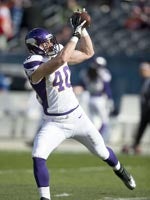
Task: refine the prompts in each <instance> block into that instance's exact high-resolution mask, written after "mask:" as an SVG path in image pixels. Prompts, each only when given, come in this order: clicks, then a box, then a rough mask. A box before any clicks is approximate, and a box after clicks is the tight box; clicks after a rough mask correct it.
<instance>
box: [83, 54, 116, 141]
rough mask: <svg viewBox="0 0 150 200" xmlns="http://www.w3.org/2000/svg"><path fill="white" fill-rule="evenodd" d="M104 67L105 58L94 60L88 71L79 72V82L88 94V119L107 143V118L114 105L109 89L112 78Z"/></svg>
mask: <svg viewBox="0 0 150 200" xmlns="http://www.w3.org/2000/svg"><path fill="white" fill-rule="evenodd" d="M106 66H107V61H106V59H105V58H103V57H96V58H94V61H93V62H92V64H91V65H90V67H89V68H88V70H86V71H85V70H84V71H81V80H82V86H83V87H84V89H85V90H87V91H88V92H89V100H88V108H89V117H90V118H91V120H92V121H93V122H94V124H95V125H96V127H97V128H98V130H99V131H100V133H101V134H102V136H103V138H104V140H105V142H109V137H110V133H109V116H110V113H111V112H112V111H113V108H114V103H113V98H112V92H111V87H110V82H111V78H112V77H111V74H110V72H109V70H108V69H107V67H106Z"/></svg>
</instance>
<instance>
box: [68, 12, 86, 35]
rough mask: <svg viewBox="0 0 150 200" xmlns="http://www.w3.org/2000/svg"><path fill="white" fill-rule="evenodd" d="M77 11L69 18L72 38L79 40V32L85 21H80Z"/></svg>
mask: <svg viewBox="0 0 150 200" xmlns="http://www.w3.org/2000/svg"><path fill="white" fill-rule="evenodd" d="M80 13H81V12H79V11H76V12H74V13H73V15H72V16H71V18H70V23H71V26H72V28H73V31H74V32H73V36H76V37H78V38H79V39H80V37H81V31H82V28H83V25H84V24H85V23H86V21H81V16H80Z"/></svg>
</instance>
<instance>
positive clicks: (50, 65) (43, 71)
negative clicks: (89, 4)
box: [31, 22, 85, 83]
mask: <svg viewBox="0 0 150 200" xmlns="http://www.w3.org/2000/svg"><path fill="white" fill-rule="evenodd" d="M84 23H85V22H80V23H79V24H78V26H76V27H75V29H74V33H73V37H72V38H71V39H70V41H69V42H68V43H67V44H66V45H65V47H64V48H63V49H62V50H61V51H60V52H59V53H58V55H57V56H56V57H54V58H52V59H51V60H49V61H47V62H46V63H42V64H41V65H40V66H39V67H38V68H37V69H36V70H35V71H34V73H33V74H32V75H31V81H32V82H33V83H37V82H39V81H40V80H41V79H42V78H43V77H45V76H47V75H48V74H51V73H53V72H54V71H56V70H57V69H58V68H59V67H60V66H62V65H63V64H65V63H66V62H69V59H70V57H71V55H72V54H73V52H74V50H75V48H76V45H77V42H78V40H79V38H80V36H81V29H82V27H83V25H84ZM76 59H78V57H76Z"/></svg>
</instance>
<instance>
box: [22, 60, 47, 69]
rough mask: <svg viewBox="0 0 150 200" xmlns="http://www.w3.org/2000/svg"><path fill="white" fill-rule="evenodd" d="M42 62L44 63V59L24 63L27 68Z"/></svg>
mask: <svg viewBox="0 0 150 200" xmlns="http://www.w3.org/2000/svg"><path fill="white" fill-rule="evenodd" d="M42 63H44V62H42V61H32V62H28V63H24V68H25V69H32V68H34V67H35V66H39V65H40V64H42Z"/></svg>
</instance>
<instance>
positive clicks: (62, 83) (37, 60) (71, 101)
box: [23, 55, 79, 116]
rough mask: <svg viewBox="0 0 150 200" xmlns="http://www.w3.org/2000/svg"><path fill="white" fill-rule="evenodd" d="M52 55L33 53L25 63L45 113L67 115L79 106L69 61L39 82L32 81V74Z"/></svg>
mask: <svg viewBox="0 0 150 200" xmlns="http://www.w3.org/2000/svg"><path fill="white" fill-rule="evenodd" d="M50 59H52V57H47V56H41V55H31V56H29V57H28V58H27V59H26V60H25V61H24V63H23V65H24V70H25V72H26V75H27V77H28V79H29V81H30V83H31V85H32V87H33V89H34V90H35V92H36V94H37V99H38V101H39V102H40V103H41V104H42V106H43V110H44V113H45V114H46V115H51V116H60V115H65V114H68V113H69V112H71V111H72V110H74V109H75V108H76V107H78V104H79V103H78V100H77V98H76V96H75V94H74V92H73V89H72V86H71V82H70V76H71V72H70V69H69V66H68V64H67V63H65V64H64V65H62V66H61V67H60V68H59V69H57V70H56V71H55V72H53V73H52V74H50V75H47V76H46V77H44V78H43V79H42V80H40V81H39V82H38V83H36V84H34V83H32V82H31V79H30V77H31V75H32V74H33V72H34V71H35V70H36V69H37V68H38V67H39V66H40V64H42V63H45V62H47V61H48V60H50Z"/></svg>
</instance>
